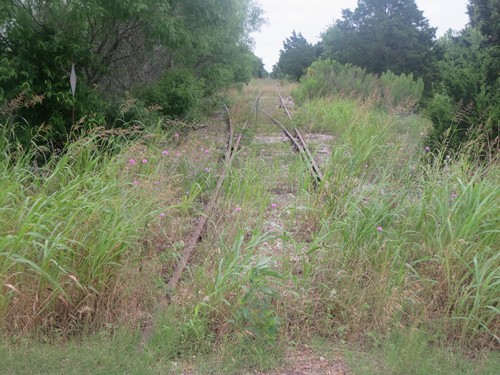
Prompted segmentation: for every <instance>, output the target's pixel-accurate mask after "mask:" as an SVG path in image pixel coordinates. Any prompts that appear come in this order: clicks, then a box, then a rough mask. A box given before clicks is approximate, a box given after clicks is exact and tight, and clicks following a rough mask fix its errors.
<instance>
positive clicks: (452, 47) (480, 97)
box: [427, 27, 500, 149]
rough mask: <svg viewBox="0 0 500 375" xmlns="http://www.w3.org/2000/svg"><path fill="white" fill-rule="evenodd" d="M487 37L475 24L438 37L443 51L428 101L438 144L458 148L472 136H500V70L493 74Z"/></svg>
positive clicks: (489, 137)
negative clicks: (436, 78)
mask: <svg viewBox="0 0 500 375" xmlns="http://www.w3.org/2000/svg"><path fill="white" fill-rule="evenodd" d="M486 40H487V39H486V38H485V37H484V36H483V35H482V34H481V33H480V31H479V30H478V29H475V28H472V27H468V28H465V29H464V30H462V31H461V32H460V33H458V34H453V33H452V32H451V31H449V32H448V33H447V34H446V35H444V36H443V37H442V38H440V39H439V40H438V43H437V45H438V47H439V48H440V49H441V50H442V51H443V52H442V53H443V56H442V58H441V59H440V60H439V61H438V62H437V63H436V66H437V69H438V73H439V76H438V77H439V80H437V81H436V82H435V87H434V95H433V97H432V98H431V99H430V100H429V102H428V104H427V110H428V112H429V114H430V116H431V119H432V121H433V125H434V127H433V132H432V134H431V140H432V141H434V142H436V143H438V144H444V145H446V146H448V147H449V148H451V149H458V148H459V147H460V146H461V145H462V144H463V143H465V142H467V141H468V140H470V139H474V138H477V137H480V139H481V140H482V141H484V142H485V143H488V142H489V143H491V142H492V141H494V140H495V138H497V137H498V126H499V122H500V78H498V74H499V73H498V71H497V73H496V75H497V79H496V80H493V81H492V80H491V78H490V75H491V67H492V66H494V65H495V61H496V59H495V57H494V55H493V54H492V48H490V47H486V46H485V43H486Z"/></svg>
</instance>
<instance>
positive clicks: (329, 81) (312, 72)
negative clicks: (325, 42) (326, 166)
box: [293, 60, 424, 111]
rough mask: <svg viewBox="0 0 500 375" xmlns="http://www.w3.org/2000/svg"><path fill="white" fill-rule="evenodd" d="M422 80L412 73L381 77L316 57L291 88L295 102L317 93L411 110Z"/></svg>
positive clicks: (302, 100) (422, 87)
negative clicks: (316, 59)
mask: <svg viewBox="0 0 500 375" xmlns="http://www.w3.org/2000/svg"><path fill="white" fill-rule="evenodd" d="M423 89H424V84H423V81H422V80H421V79H418V80H417V81H415V80H414V79H413V75H412V74H409V75H405V74H401V75H399V76H398V75H396V74H394V73H392V72H390V71H389V72H386V73H383V74H382V76H381V77H380V78H378V77H377V76H376V75H374V74H370V73H367V72H366V70H365V69H363V68H360V67H357V66H353V65H351V64H345V65H344V64H340V63H339V62H337V61H335V60H319V61H316V62H315V63H313V64H312V65H311V67H310V68H309V69H308V71H307V74H306V76H305V77H303V78H302V80H301V85H300V87H299V88H298V89H297V90H295V91H294V92H293V95H294V98H295V100H296V101H297V102H298V103H303V102H304V101H306V100H311V99H314V98H320V97H329V96H339V95H340V96H347V97H351V98H360V99H363V100H366V99H368V98H370V100H374V101H375V102H376V103H378V104H380V105H383V106H385V107H387V108H391V109H397V110H400V111H411V110H413V109H414V108H415V106H416V104H417V103H418V102H419V101H420V98H421V96H422V92H423Z"/></svg>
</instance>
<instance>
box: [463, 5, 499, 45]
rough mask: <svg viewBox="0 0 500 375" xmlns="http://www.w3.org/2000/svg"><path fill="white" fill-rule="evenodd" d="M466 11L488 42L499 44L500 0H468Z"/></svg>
mask: <svg viewBox="0 0 500 375" xmlns="http://www.w3.org/2000/svg"><path fill="white" fill-rule="evenodd" d="M467 13H468V14H469V19H470V24H471V26H472V27H475V28H478V29H479V30H481V33H482V34H483V35H484V36H485V37H486V40H487V42H488V43H489V44H494V45H498V44H500V0H469V4H468V5H467Z"/></svg>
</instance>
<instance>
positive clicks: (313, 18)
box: [253, 0, 468, 72]
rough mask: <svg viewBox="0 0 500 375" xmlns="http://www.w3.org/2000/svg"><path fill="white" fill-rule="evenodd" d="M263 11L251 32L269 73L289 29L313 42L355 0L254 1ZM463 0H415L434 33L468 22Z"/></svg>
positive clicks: (258, 54)
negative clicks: (263, 20) (258, 28)
mask: <svg viewBox="0 0 500 375" xmlns="http://www.w3.org/2000/svg"><path fill="white" fill-rule="evenodd" d="M258 2H259V3H260V4H261V6H262V8H263V9H264V11H265V17H266V18H267V20H268V25H265V26H263V27H262V31H261V32H260V33H256V34H254V35H253V36H254V38H255V49H254V52H255V54H256V55H257V56H259V57H260V58H262V60H263V61H264V64H265V66H266V69H267V70H268V71H269V72H270V71H271V70H272V67H273V65H274V64H275V63H276V62H277V61H278V58H279V51H280V49H282V48H283V41H284V40H285V38H287V37H289V36H290V35H291V34H292V31H293V30H295V31H297V32H301V33H302V35H304V37H305V38H306V39H307V40H308V41H309V42H310V43H316V42H317V41H318V40H319V35H320V33H321V32H322V31H324V30H325V29H326V28H327V27H328V25H331V24H332V23H333V20H335V19H338V18H340V17H341V15H342V13H341V11H342V9H346V8H349V9H351V10H354V9H355V8H356V4H357V0H258ZM467 2H468V1H467V0H416V3H417V6H418V8H419V9H420V10H422V11H423V12H424V17H426V18H427V19H428V20H429V22H430V24H431V26H433V27H437V28H438V30H437V36H441V35H443V34H444V33H445V32H446V30H448V29H450V28H451V29H453V30H460V29H462V28H463V27H464V26H465V24H466V23H467V22H468V17H467V14H466V7H467Z"/></svg>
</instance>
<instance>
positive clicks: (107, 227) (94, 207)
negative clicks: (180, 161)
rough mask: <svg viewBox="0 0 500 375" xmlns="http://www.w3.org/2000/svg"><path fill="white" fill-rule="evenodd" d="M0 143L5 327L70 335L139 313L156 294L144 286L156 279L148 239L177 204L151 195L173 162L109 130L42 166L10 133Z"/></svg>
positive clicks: (0, 299)
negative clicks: (147, 257) (147, 258)
mask: <svg viewBox="0 0 500 375" xmlns="http://www.w3.org/2000/svg"><path fill="white" fill-rule="evenodd" d="M139 143H140V142H139ZM139 143H136V144H139ZM1 144H2V148H3V149H2V150H1V157H2V164H1V165H2V170H1V172H0V181H1V186H2V189H1V191H0V207H1V208H0V255H1V257H0V277H1V284H2V287H1V289H0V325H1V327H2V329H4V330H6V331H9V332H11V333H12V334H14V335H17V334H20V333H27V332H33V331H35V330H39V329H42V330H43V331H44V332H46V333H50V334H53V333H56V332H59V333H60V334H67V333H69V332H79V331H81V330H86V329H93V328H97V327H99V326H102V325H104V324H106V323H114V322H116V321H119V320H123V319H124V318H125V316H127V319H129V320H130V322H131V323H132V324H134V322H137V320H138V319H140V316H141V314H143V313H144V311H145V310H147V309H146V306H145V305H147V303H148V302H147V301H148V299H149V300H150V299H151V296H148V293H150V292H149V291H150V290H151V289H150V288H145V289H144V290H141V287H140V286H141V285H147V284H148V283H149V282H151V275H141V272H140V271H139V268H140V267H144V268H145V269H147V267H148V266H146V265H145V264H143V262H142V261H141V255H144V251H146V250H147V248H146V247H145V246H143V245H142V244H141V241H142V240H143V238H144V237H145V236H146V235H147V233H151V228H152V227H151V226H152V225H153V226H155V225H156V226H158V225H159V224H160V223H161V221H162V219H163V217H162V216H165V213H166V212H167V211H168V210H169V208H172V207H168V206H166V204H168V201H165V199H163V200H161V199H160V200H159V199H158V197H157V196H156V195H155V194H153V192H154V186H155V185H158V184H160V182H159V181H154V178H155V176H157V175H158V170H159V169H160V168H167V169H168V168H170V169H172V168H173V167H174V164H175V163H174V164H173V163H172V162H169V161H168V160H167V157H166V155H162V153H161V150H157V149H154V150H148V149H147V148H146V147H145V146H141V147H138V148H137V147H136V148H137V150H132V149H131V150H130V154H129V155H133V154H134V153H135V155H134V158H135V159H132V158H130V159H129V158H127V152H128V151H127V150H128V149H129V146H128V145H127V143H126V142H125V143H124V142H123V140H120V139H118V138H116V137H114V136H110V135H109V134H106V132H104V133H102V132H101V133H99V132H95V133H92V134H90V135H88V136H84V137H82V138H80V139H78V140H76V141H75V142H73V143H71V144H68V146H67V148H66V149H65V150H64V151H63V152H62V153H61V155H54V156H53V157H51V158H50V159H49V160H48V161H47V162H46V164H44V166H43V167H37V166H36V164H33V163H32V160H33V157H32V153H29V152H24V151H22V150H20V151H18V152H12V151H9V150H12V149H13V147H11V146H10V143H9V141H8V140H7V139H6V138H5V137H4V138H3V139H2V142H1ZM117 151H119V152H117ZM167 190H168V189H167ZM159 201H162V202H161V203H162V204H161V205H159ZM160 215H161V216H160ZM164 220H166V219H164ZM139 279H143V281H142V282H140V283H139V284H137V280H139ZM127 304H131V305H132V306H134V305H135V307H134V309H131V310H130V311H127V312H126V310H127V309H129V308H130V305H128V306H127ZM134 310H135V311H134Z"/></svg>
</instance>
